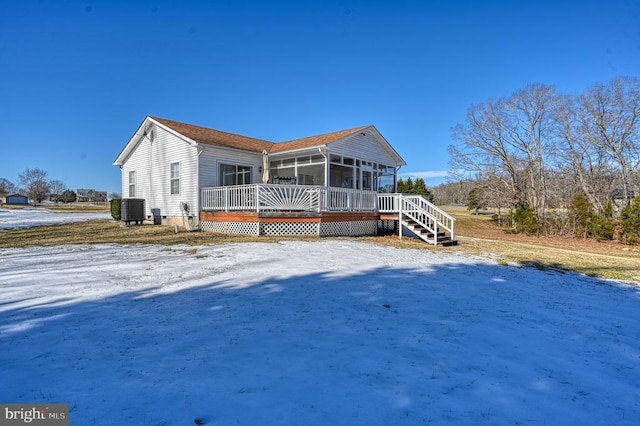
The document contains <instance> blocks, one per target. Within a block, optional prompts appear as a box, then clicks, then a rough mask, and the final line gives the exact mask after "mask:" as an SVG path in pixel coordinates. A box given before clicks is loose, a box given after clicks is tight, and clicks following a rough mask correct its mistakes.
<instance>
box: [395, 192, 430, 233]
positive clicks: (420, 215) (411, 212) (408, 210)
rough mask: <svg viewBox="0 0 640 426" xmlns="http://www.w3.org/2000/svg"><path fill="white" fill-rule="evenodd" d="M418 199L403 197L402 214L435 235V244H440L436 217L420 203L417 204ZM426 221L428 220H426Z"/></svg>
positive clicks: (401, 198)
mask: <svg viewBox="0 0 640 426" xmlns="http://www.w3.org/2000/svg"><path fill="white" fill-rule="evenodd" d="M415 198H416V197H405V196H401V197H400V200H401V204H402V214H404V215H405V216H406V217H408V218H409V219H411V220H413V221H414V222H416V223H417V224H418V225H420V226H421V227H422V228H424V229H426V230H427V231H429V232H431V233H432V234H433V244H434V245H437V244H438V220H437V218H436V217H435V216H433V215H431V214H430V213H429V212H428V211H426V210H425V209H424V208H422V206H421V205H420V203H419V202H416V200H415ZM425 219H426V220H425Z"/></svg>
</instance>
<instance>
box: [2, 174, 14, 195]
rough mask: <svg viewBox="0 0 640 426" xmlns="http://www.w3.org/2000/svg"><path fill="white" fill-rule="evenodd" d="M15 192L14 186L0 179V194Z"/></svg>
mask: <svg viewBox="0 0 640 426" xmlns="http://www.w3.org/2000/svg"><path fill="white" fill-rule="evenodd" d="M15 191H16V186H15V185H14V184H13V183H12V182H11V181H9V180H7V179H5V178H0V194H4V195H8V194H12V193H14V192H15Z"/></svg>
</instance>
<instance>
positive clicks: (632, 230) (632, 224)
mask: <svg viewBox="0 0 640 426" xmlns="http://www.w3.org/2000/svg"><path fill="white" fill-rule="evenodd" d="M620 220H621V222H622V240H623V241H624V242H626V243H629V244H635V243H638V242H639V241H640V196H637V197H635V198H634V199H633V200H632V201H631V204H629V205H628V206H627V207H625V208H624V209H622V213H621V215H620Z"/></svg>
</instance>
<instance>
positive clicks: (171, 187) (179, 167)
mask: <svg viewBox="0 0 640 426" xmlns="http://www.w3.org/2000/svg"><path fill="white" fill-rule="evenodd" d="M174 164H177V165H178V177H177V178H174V177H173V165H174ZM175 180H177V181H178V192H173V181H175ZM181 180H182V165H181V164H180V161H174V162H172V163H169V194H170V195H180V190H181V189H182V188H181V187H180V186H181V182H180V181H181Z"/></svg>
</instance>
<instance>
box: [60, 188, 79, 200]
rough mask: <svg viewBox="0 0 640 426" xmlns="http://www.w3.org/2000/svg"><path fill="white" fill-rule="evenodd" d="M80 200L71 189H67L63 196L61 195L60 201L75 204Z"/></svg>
mask: <svg viewBox="0 0 640 426" xmlns="http://www.w3.org/2000/svg"><path fill="white" fill-rule="evenodd" d="M77 199H78V196H77V195H76V193H75V192H73V191H72V190H70V189H67V190H66V191H64V192H63V193H62V194H60V201H62V202H63V203H74V202H75V201H76V200H77Z"/></svg>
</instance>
